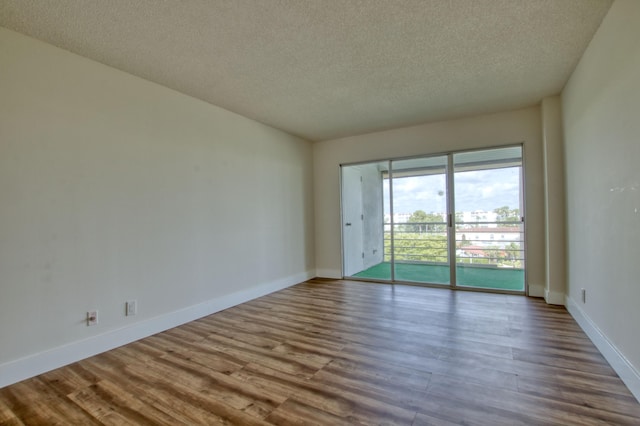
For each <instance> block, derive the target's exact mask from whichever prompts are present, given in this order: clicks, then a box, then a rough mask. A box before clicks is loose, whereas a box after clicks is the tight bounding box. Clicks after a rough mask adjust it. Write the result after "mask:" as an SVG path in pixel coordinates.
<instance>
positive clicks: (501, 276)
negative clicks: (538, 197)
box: [453, 146, 525, 291]
mask: <svg viewBox="0 0 640 426" xmlns="http://www.w3.org/2000/svg"><path fill="white" fill-rule="evenodd" d="M453 163H454V192H455V198H454V200H455V236H456V239H455V242H456V248H455V253H456V285H458V286H463V287H477V288H489V289H496V290H509V291H524V289H525V281H524V276H525V274H524V223H523V221H522V218H521V212H522V211H523V206H522V199H523V198H522V147H519V146H518V147H509V148H499V149H491V150H482V151H472V152H464V153H459V154H453Z"/></svg>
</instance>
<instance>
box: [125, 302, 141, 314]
mask: <svg viewBox="0 0 640 426" xmlns="http://www.w3.org/2000/svg"><path fill="white" fill-rule="evenodd" d="M124 309H125V315H126V316H128V317H130V316H133V315H136V314H137V313H138V301H137V300H127V301H126V302H125V304H124Z"/></svg>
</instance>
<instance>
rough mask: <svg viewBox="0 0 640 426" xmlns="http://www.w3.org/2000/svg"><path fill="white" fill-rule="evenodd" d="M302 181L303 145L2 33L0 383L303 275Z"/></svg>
mask: <svg viewBox="0 0 640 426" xmlns="http://www.w3.org/2000/svg"><path fill="white" fill-rule="evenodd" d="M311 170H312V149H311V144H310V143H309V142H307V141H304V140H301V139H299V138H295V137H292V136H290V135H287V134H285V133H283V132H280V131H278V130H275V129H272V128H270V127H267V126H264V125H262V124H259V123H257V122H255V121H251V120H249V119H246V118H244V117H241V116H239V115H236V114H233V113H230V112H228V111H226V110H223V109H220V108H217V107H214V106H212V105H209V104H206V103H204V102H201V101H198V100H195V99H193V98H190V97H187V96H184V95H182V94H179V93H177V92H174V91H172V90H169V89H166V88H163V87H161V86H158V85H155V84H153V83H150V82H147V81H145V80H142V79H139V78H136V77H133V76H131V75H128V74H125V73H122V72H120V71H117V70H115V69H112V68H109V67H106V66H103V65H101V64H98V63H96V62H92V61H90V60H87V59H84V58H81V57H78V56H75V55H73V54H71V53H68V52H66V51H63V50H60V49H57V48H55V47H53V46H50V45H47V44H44V43H41V42H39V41H36V40H34V39H31V38H28V37H25V36H22V35H19V34H17V33H14V32H12V31H9V30H6V29H2V28H0V386H2V385H5V384H8V383H10V382H12V381H15V380H19V379H20V378H22V377H25V376H28V375H31V374H36V373H38V372H40V371H38V370H43V369H47V368H53V367H55V366H57V365H59V364H63V363H65V362H69V361H72V360H73V359H74V358H79V357H81V355H85V356H88V355H91V354H92V353H94V352H97V351H98V350H101V349H102V350H103V349H106V348H108V347H109V346H110V345H115V344H121V343H125V341H127V340H133V339H135V338H139V337H141V335H143V334H149V333H151V332H154V331H158V329H161V328H163V327H164V328H166V327H170V326H173V325H176V323H179V322H184V321H187V320H189V319H192V318H193V317H197V316H199V315H204V314H206V313H209V312H210V311H213V310H216V309H219V308H221V307H225V306H227V305H229V304H233V303H237V302H240V301H243V300H246V299H249V298H252V297H255V296H257V295H260V294H263V293H265V292H268V291H273V290H275V289H277V288H282V287H284V286H287V285H291V284H295V283H297V282H300V281H303V280H305V279H307V278H310V277H312V276H313V275H314V273H315V271H314V241H313V231H314V230H313V199H312V195H311V194H312V190H313V188H312V173H311ZM127 299H137V300H138V303H139V313H138V315H137V316H136V317H125V316H124V302H125V300H127ZM92 309H98V310H99V315H100V323H99V325H98V326H95V327H87V326H86V325H85V323H84V317H85V312H86V311H87V310H92ZM154 321H155V322H154ZM142 324H144V326H143V325H142ZM136 327H137V328H136ZM128 328H129V329H130V330H134V331H133V332H132V331H126V330H127V329H128ZM122 330H125V331H122ZM121 331H122V332H121ZM118 333H120V334H118ZM100 336H102V337H104V338H102V339H101V338H100ZM85 339H86V340H85ZM109 339H111V340H109ZM83 342H84V343H83ZM65 345H66V346H65ZM74 345H75V346H74ZM56 351H58V352H56Z"/></svg>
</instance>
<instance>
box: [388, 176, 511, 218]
mask: <svg viewBox="0 0 640 426" xmlns="http://www.w3.org/2000/svg"><path fill="white" fill-rule="evenodd" d="M385 182H386V181H385ZM454 187H455V201H456V211H459V212H460V211H473V210H485V211H493V210H494V209H496V208H498V207H502V206H509V207H510V208H511V209H517V208H519V207H520V206H519V205H520V202H519V199H520V195H519V187H520V168H519V167H509V168H504V169H491V170H478V171H469V172H456V173H455V177H454ZM445 191H446V182H445V176H444V175H432V176H416V177H406V178H395V179H394V180H393V210H394V213H413V212H414V211H416V210H424V211H425V212H427V213H431V212H433V213H444V212H446V210H447V209H446V204H445V203H446V197H445V196H444V195H445ZM384 197H385V200H388V197H389V188H388V185H387V184H385V185H384ZM388 211H389V206H388V203H385V213H388Z"/></svg>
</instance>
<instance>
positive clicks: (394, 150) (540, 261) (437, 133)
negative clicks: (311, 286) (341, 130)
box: [313, 107, 545, 296]
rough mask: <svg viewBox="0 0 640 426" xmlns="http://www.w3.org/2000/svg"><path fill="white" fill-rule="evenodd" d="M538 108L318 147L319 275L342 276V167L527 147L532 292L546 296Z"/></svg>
mask: <svg viewBox="0 0 640 426" xmlns="http://www.w3.org/2000/svg"><path fill="white" fill-rule="evenodd" d="M540 123H541V117H540V110H539V108H538V107H532V108H527V109H522V110H517V111H510V112H504V113H500V114H490V115H482V116H477V117H471V118H465V119H460V120H451V121H443V122H438V123H431V124H424V125H420V126H412V127H406V128H401V129H395V130H389V131H385V132H377V133H371V134H367V135H361V136H354V137H349V138H343V139H336V140H330V141H324V142H319V143H315V144H314V145H313V154H314V197H315V206H316V209H315V210H316V213H315V219H316V220H315V224H316V225H315V226H316V228H315V229H316V271H317V274H318V275H319V276H324V277H340V276H341V273H342V272H341V262H342V261H341V249H340V245H341V242H340V239H341V236H340V232H341V226H340V185H339V175H340V171H339V167H340V164H343V163H351V162H358V161H369V160H380V159H386V158H395V157H406V156H415V155H422V154H433V153H441V152H446V151H455V150H464V149H472V148H483V147H493V146H499V145H508V144H514V143H524V155H525V171H526V177H525V179H526V188H525V191H526V197H527V199H526V212H525V215H526V217H527V220H526V224H527V238H528V244H527V259H528V262H527V268H528V283H529V288H530V293H531V294H532V295H535V296H543V295H544V288H545V264H544V250H545V248H544V198H543V197H544V190H543V167H542V134H541V124H540Z"/></svg>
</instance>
